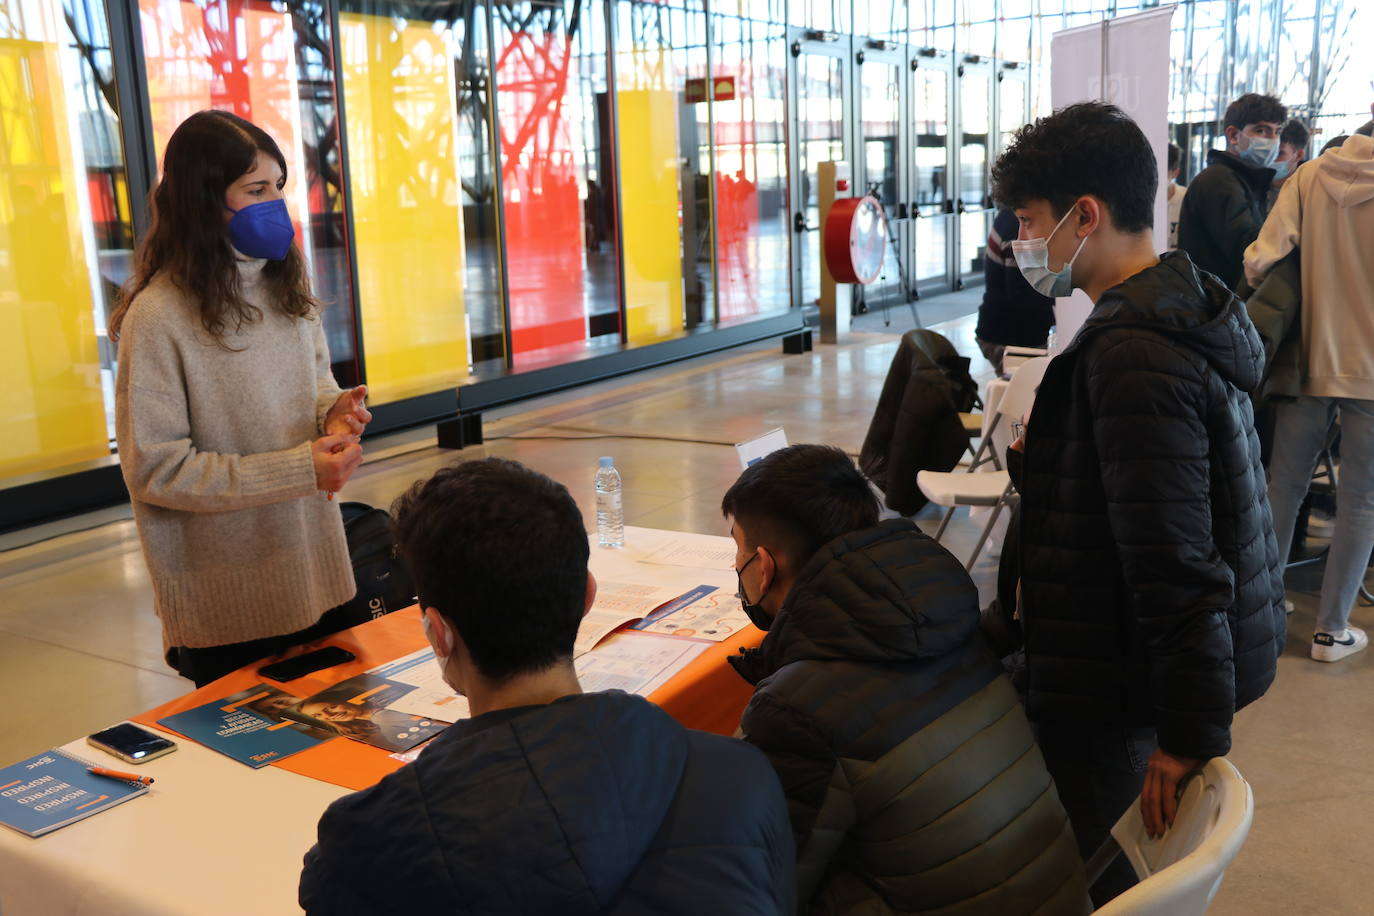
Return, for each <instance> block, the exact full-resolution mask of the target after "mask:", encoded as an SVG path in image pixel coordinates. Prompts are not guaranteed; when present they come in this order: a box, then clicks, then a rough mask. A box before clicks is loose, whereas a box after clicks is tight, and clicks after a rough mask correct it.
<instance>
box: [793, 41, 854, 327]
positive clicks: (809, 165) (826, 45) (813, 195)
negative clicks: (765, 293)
mask: <svg viewBox="0 0 1374 916" xmlns="http://www.w3.org/2000/svg"><path fill="white" fill-rule="evenodd" d="M788 45H789V48H790V51H791V72H790V73H789V76H790V79H789V80H788V102H789V104H790V107H791V111H790V112H789V116H788V120H789V123H790V125H791V134H792V136H793V137H796V138H797V140H796V142H795V143H793V144H792V149H791V151H790V156H791V173H792V181H791V195H792V230H793V231H792V240H793V256H792V263H793V264H794V265H795V268H796V277H795V280H794V283H793V290H794V295H796V296H798V297H799V302H798V304H799V305H802V306H810V305H815V304H816V299H817V297H818V296H819V295H820V286H821V268H820V263H821V262H820V257H821V233H820V228H821V224H820V198H819V194H818V183H817V182H818V179H817V166H818V165H819V163H822V162H825V161H827V160H841V159H843V160H846V161H849V162H850V165H851V166H852V167H855V168H857V165H856V163H854V162H853V158H852V156H851V151H852V149H853V146H852V143H851V140H850V137H851V136H852V130H851V125H852V123H853V121H852V117H853V115H852V93H851V91H850V80H851V68H850V66H849V61H850V57H849V54H850V40H849V38H848V37H847V36H838V35H835V34H834V33H817V32H808V31H804V30H801V29H790V30H789V32H788ZM851 180H852V179H851Z"/></svg>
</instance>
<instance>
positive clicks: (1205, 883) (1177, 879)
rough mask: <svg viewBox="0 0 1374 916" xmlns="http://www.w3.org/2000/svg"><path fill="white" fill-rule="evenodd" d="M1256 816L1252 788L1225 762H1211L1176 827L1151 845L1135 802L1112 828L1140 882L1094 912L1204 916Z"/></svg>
mask: <svg viewBox="0 0 1374 916" xmlns="http://www.w3.org/2000/svg"><path fill="white" fill-rule="evenodd" d="M1254 816H1255V796H1254V793H1253V792H1252V791H1251V790H1250V784H1249V783H1248V782H1246V781H1245V779H1244V778H1243V777H1242V776H1241V775H1240V772H1239V771H1237V770H1236V768H1235V767H1234V766H1232V765H1231V762H1230V761H1229V760H1226V759H1225V758H1217V759H1215V760H1211V761H1209V762H1208V763H1207V765H1206V766H1205V767H1203V769H1202V772H1201V773H1199V774H1198V775H1197V776H1195V777H1193V779H1192V780H1191V781H1190V782H1189V783H1188V785H1187V787H1186V788H1185V789H1184V792H1183V797H1182V798H1181V799H1180V800H1179V807H1178V816H1177V817H1176V818H1175V819H1174V826H1173V827H1171V828H1170V829H1169V830H1168V832H1166V833H1165V834H1164V836H1162V837H1160V838H1158V839H1154V840H1152V839H1150V838H1149V836H1148V835H1147V834H1146V832H1145V824H1144V821H1142V820H1141V817H1140V805H1139V804H1138V803H1136V804H1132V805H1131V807H1130V808H1128V809H1127V811H1126V813H1125V814H1123V815H1122V816H1121V819H1120V820H1118V821H1117V822H1116V826H1114V827H1113V828H1112V837H1113V838H1114V839H1115V840H1116V842H1117V843H1118V844H1119V845H1120V846H1121V849H1122V851H1123V852H1124V853H1125V854H1126V857H1127V858H1128V859H1130V862H1131V865H1132V867H1134V868H1135V872H1136V875H1137V876H1139V878H1140V883H1139V884H1137V885H1136V886H1135V887H1133V888H1131V889H1130V890H1129V891H1127V892H1126V893H1124V894H1122V895H1121V896H1119V897H1117V898H1116V899H1115V900H1113V901H1111V902H1110V903H1108V904H1107V905H1106V906H1104V907H1102V908H1101V909H1099V910H1098V911H1097V912H1098V913H1099V914H1106V916H1125V914H1132V916H1136V914H1141V916H1146V914H1149V916H1153V914H1159V916H1165V914H1168V916H1201V914H1203V913H1205V912H1206V911H1207V906H1208V904H1209V903H1211V901H1212V898H1213V897H1215V896H1216V893H1217V889H1218V888H1219V887H1221V878H1222V875H1224V874H1225V872H1226V868H1227V866H1229V865H1230V864H1231V861H1232V860H1233V859H1234V858H1235V857H1236V853H1237V852H1239V851H1240V847H1241V845H1242V844H1243V843H1244V842H1245V837H1246V835H1247V834H1248V833H1249V832H1250V823H1251V821H1253V820H1254Z"/></svg>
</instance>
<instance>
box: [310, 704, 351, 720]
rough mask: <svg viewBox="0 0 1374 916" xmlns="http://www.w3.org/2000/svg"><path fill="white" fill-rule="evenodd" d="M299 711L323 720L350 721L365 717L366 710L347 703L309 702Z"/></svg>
mask: <svg viewBox="0 0 1374 916" xmlns="http://www.w3.org/2000/svg"><path fill="white" fill-rule="evenodd" d="M301 711H302V712H304V713H305V714H306V715H308V716H313V717H314V718H316V719H320V720H322V721H325V722H352V721H353V720H354V719H366V718H367V710H365V709H361V708H359V707H357V706H351V705H349V704H348V703H311V704H309V705H308V706H307V707H303V708H302V710H301Z"/></svg>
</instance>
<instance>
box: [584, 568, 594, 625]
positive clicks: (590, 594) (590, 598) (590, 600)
mask: <svg viewBox="0 0 1374 916" xmlns="http://www.w3.org/2000/svg"><path fill="white" fill-rule="evenodd" d="M586 600H587V604H586V606H585V607H583V608H582V616H583V617H586V616H587V615H588V614H589V613H591V610H592V605H593V604H596V576H594V575H592V571H591V570H590V569H589V570H587V599H586Z"/></svg>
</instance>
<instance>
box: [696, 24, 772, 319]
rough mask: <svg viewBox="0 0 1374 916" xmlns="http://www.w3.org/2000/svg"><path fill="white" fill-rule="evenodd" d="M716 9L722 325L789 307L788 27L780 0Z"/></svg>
mask: <svg viewBox="0 0 1374 916" xmlns="http://www.w3.org/2000/svg"><path fill="white" fill-rule="evenodd" d="M712 9H713V10H714V11H716V12H714V13H713V15H712V16H711V35H712V48H711V56H712V64H711V66H712V69H713V73H714V79H715V81H716V82H717V84H718V86H719V88H720V90H721V91H718V92H716V93H713V95H712V101H711V106H710V109H711V118H712V121H713V122H714V126H713V130H712V133H711V137H712V141H713V142H712V144H711V146H712V148H713V150H714V155H713V163H714V171H713V175H714V182H713V191H714V195H715V197H714V200H715V207H716V220H715V228H716V265H717V290H718V293H719V297H720V308H719V316H718V319H719V323H721V324H732V323H738V322H741V321H747V320H750V319H753V318H757V317H760V316H762V315H766V314H774V313H777V312H780V311H785V310H786V309H788V308H789V307H790V306H791V284H790V283H789V282H788V276H789V270H790V262H789V259H788V248H789V239H790V235H789V226H788V203H787V103H786V99H787V55H788V51H787V26H786V23H785V20H784V15H783V2H782V0H752V2H751V0H724V2H719V3H713V4H712Z"/></svg>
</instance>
